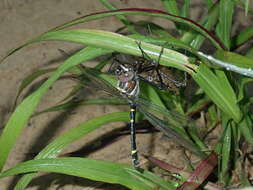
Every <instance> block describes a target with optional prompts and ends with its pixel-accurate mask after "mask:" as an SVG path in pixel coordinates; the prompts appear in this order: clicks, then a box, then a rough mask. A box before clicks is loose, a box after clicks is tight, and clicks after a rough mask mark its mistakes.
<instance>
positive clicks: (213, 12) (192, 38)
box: [181, 4, 219, 49]
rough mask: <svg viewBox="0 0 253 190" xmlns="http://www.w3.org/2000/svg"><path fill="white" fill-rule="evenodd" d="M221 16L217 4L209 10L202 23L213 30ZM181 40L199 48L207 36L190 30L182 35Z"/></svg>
mask: <svg viewBox="0 0 253 190" xmlns="http://www.w3.org/2000/svg"><path fill="white" fill-rule="evenodd" d="M218 18H219V6H218V4H216V5H215V6H214V7H212V9H210V10H209V13H208V15H207V16H205V17H203V18H202V19H201V21H200V24H201V25H203V26H204V27H205V28H206V29H207V30H211V29H212V28H213V26H214V25H215V24H216V23H217V21H218ZM181 40H182V41H183V42H185V43H187V44H191V46H192V47H193V48H195V49H199V48H200V47H201V45H202V44H203V42H204V40H205V37H204V36H203V35H200V34H198V33H197V32H195V31H192V30H190V31H188V32H186V33H185V34H184V35H183V36H182V37H181Z"/></svg>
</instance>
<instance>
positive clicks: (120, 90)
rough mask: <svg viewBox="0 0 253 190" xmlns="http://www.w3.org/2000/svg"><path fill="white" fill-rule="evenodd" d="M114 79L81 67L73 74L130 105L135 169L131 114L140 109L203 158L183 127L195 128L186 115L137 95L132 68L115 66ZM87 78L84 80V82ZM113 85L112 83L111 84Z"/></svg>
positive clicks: (133, 142)
mask: <svg viewBox="0 0 253 190" xmlns="http://www.w3.org/2000/svg"><path fill="white" fill-rule="evenodd" d="M115 75H116V78H117V80H115V78H113V77H111V76H108V75H106V74H104V73H102V72H100V71H98V70H96V69H92V68H83V69H82V75H80V76H77V77H75V79H77V80H78V81H80V82H81V83H83V82H85V83H84V85H89V86H90V87H91V88H95V89H99V90H103V91H104V92H106V93H108V94H109V95H110V96H113V97H118V98H119V99H120V100H122V103H126V102H127V103H128V104H129V106H130V131H131V135H130V137H131V138H130V143H131V157H132V164H133V166H134V167H135V169H137V170H140V162H139V158H138V151H137V145H136V129H135V120H136V119H135V115H136V110H137V111H139V112H141V113H142V114H143V115H144V116H145V117H146V119H147V120H148V121H149V122H150V123H151V124H152V125H153V126H154V127H155V128H157V129H158V130H160V131H162V132H163V133H164V134H165V135H166V136H167V137H169V138H172V139H173V140H175V141H176V142H177V143H179V144H180V145H182V146H183V147H185V148H186V149H188V150H190V151H191V152H193V153H194V154H196V155H197V156H199V157H201V158H203V157H205V153H204V152H202V151H201V150H200V148H199V147H198V146H197V145H196V144H194V143H193V141H192V140H191V138H189V136H188V135H187V133H186V129H187V128H189V129H191V128H192V129H194V128H195V129H196V125H195V124H194V121H193V120H191V119H190V118H189V117H187V116H185V115H182V114H179V113H177V112H174V111H172V110H167V109H166V108H164V107H161V106H158V105H156V104H154V103H152V102H150V101H148V100H147V99H144V98H143V97H141V96H140V86H141V85H140V79H139V77H138V75H137V73H136V71H134V70H133V68H132V67H126V66H125V65H118V67H117V68H116V70H115ZM87 80H88V83H87ZM115 83H117V84H116V86H114V85H115ZM113 84H114V85H113Z"/></svg>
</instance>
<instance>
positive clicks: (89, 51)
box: [0, 47, 110, 169]
mask: <svg viewBox="0 0 253 190" xmlns="http://www.w3.org/2000/svg"><path fill="white" fill-rule="evenodd" d="M108 52H110V51H109V50H102V49H99V48H89V47H88V48H86V49H83V50H81V51H79V52H78V53H76V54H75V55H74V56H72V57H70V58H69V59H67V60H66V61H65V62H64V64H62V65H61V66H60V67H58V69H57V70H56V71H55V72H54V73H53V74H52V75H51V77H50V78H49V79H48V80H47V81H46V82H45V83H44V84H43V85H42V86H41V87H40V88H39V89H38V90H37V91H36V92H34V93H33V94H31V95H30V96H28V97H27V98H25V99H24V101H23V102H22V103H21V104H20V105H19V106H18V107H17V109H16V110H15V111H14V113H13V114H12V115H11V117H10V119H9V120H8V122H7V124H6V126H5V128H4V129H3V132H2V134H1V136H0V144H1V149H0V169H2V167H3V165H4V164H5V161H6V159H7V157H8V155H9V152H10V150H11V148H12V147H13V145H14V144H15V142H16V140H17V138H18V136H19V135H20V134H21V131H22V129H23V127H24V126H25V124H26V123H27V122H28V119H29V118H30V117H31V115H32V113H33V112H34V110H35V108H36V107H37V105H38V103H39V102H40V100H41V98H42V97H43V95H44V94H45V93H46V92H47V90H48V89H49V88H50V86H52V84H53V83H54V82H55V81H56V80H57V79H58V78H59V77H60V76H61V75H62V74H63V73H64V72H66V71H67V70H68V69H70V68H71V67H73V66H75V65H78V64H80V63H82V62H84V61H87V60H89V59H92V58H95V57H97V56H100V55H103V54H106V53H108Z"/></svg>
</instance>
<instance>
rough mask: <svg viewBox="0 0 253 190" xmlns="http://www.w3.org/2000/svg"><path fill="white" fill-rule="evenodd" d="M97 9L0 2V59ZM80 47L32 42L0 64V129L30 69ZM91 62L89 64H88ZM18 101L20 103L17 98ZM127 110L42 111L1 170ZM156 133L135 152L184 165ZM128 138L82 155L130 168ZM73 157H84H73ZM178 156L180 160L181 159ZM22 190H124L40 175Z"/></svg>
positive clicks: (94, 25)
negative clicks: (88, 123)
mask: <svg viewBox="0 0 253 190" xmlns="http://www.w3.org/2000/svg"><path fill="white" fill-rule="evenodd" d="M110 2H112V3H113V4H114V5H115V6H116V7H118V8H127V7H139V8H153V9H163V8H162V5H161V4H160V2H158V1H152V0H145V1H141V0H137V1H134V0H112V1H110ZM192 8H193V9H196V11H192V12H194V15H192V18H193V19H197V18H198V17H200V15H201V14H202V10H201V9H200V7H199V3H195V4H194V5H193V6H192ZM104 10H106V8H104V6H103V5H101V4H100V3H99V1H88V0H86V1H83V0H75V1H69V0H43V1H39V0H37V1H35V0H4V1H1V2H0V26H1V28H0V42H1V46H0V57H3V56H4V55H6V54H7V52H8V51H9V50H10V49H12V48H15V47H17V46H18V45H20V44H22V43H24V42H26V41H27V40H29V39H32V38H34V37H36V36H38V35H39V34H41V33H43V32H45V31H47V30H49V29H51V28H53V27H55V26H58V25H60V24H62V23H65V22H67V21H70V20H72V19H74V18H76V17H80V16H82V15H86V14H90V13H94V12H98V11H104ZM131 19H132V20H137V19H138V20H139V19H142V20H149V21H154V19H153V18H151V19H150V18H149V17H136V16H132V17H131ZM155 22H157V23H159V24H160V25H162V26H164V27H166V28H168V27H169V26H171V25H172V23H170V22H169V23H166V22H164V21H163V20H160V19H156V20H155ZM244 22H246V21H245V20H244ZM120 26H122V25H121V23H120V22H119V21H118V20H117V19H116V18H114V17H109V18H106V19H101V20H97V21H92V22H87V23H84V24H81V25H78V26H75V28H89V29H101V30H108V31H115V30H116V29H117V28H119V27H120ZM81 47H82V46H80V45H76V44H71V43H63V42H42V43H36V44H32V45H30V46H28V47H26V48H24V49H22V50H21V51H18V52H17V53H15V54H14V55H13V56H10V57H9V58H8V59H6V60H5V61H4V64H1V65H0V76H1V80H0V88H1V90H0V97H1V99H0V121H1V127H3V126H4V123H5V122H6V121H7V119H8V117H9V116H10V114H11V113H12V111H13V110H12V108H13V105H14V100H15V97H16V95H17V92H18V88H19V86H20V84H21V81H22V80H23V79H24V77H25V76H27V75H28V74H31V73H32V72H34V71H37V70H39V69H45V68H53V67H56V66H57V65H59V64H61V63H62V62H63V61H64V59H66V57H65V56H64V55H62V54H61V52H60V51H59V50H58V49H59V48H60V49H62V50H64V51H66V52H75V51H77V50H78V49H80V48H81ZM92 63H93V62H90V64H92ZM39 84H40V83H39V81H38V82H36V83H34V84H33V86H32V88H29V90H27V91H26V92H25V93H22V96H21V98H20V99H22V98H24V97H25V96H26V95H27V93H29V92H31V91H33V90H34V89H36V88H37V87H38V86H39ZM73 85H74V84H73V82H72V81H70V80H60V81H58V82H56V83H55V84H54V86H53V87H52V88H51V89H50V90H49V92H48V93H47V94H46V96H45V97H44V98H43V99H42V101H41V103H40V105H39V106H38V109H37V110H42V109H43V108H47V107H49V106H52V105H55V104H56V103H58V102H60V101H61V100H62V99H63V98H64V97H65V96H66V94H68V92H69V91H70V89H71V87H73ZM19 102H20V100H19ZM122 110H125V111H127V107H123V106H113V107H110V106H82V107H78V108H75V109H73V110H70V111H65V112H63V111H62V112H57V113H45V114H42V115H39V116H37V117H33V118H32V119H31V120H30V121H29V123H28V125H27V127H26V128H25V130H24V131H23V132H22V135H21V136H20V138H19V139H18V141H17V143H16V146H15V147H14V148H13V150H12V151H11V154H10V155H9V157H8V161H7V163H6V165H5V168H4V169H8V168H11V167H13V166H14V165H16V164H18V163H20V162H22V161H24V160H30V159H32V158H33V157H34V155H36V154H37V153H38V152H39V151H40V150H42V149H43V148H44V147H45V146H46V145H47V144H48V143H50V142H52V140H53V139H55V138H56V137H58V136H59V135H61V134H63V133H64V132H66V131H67V130H69V129H70V128H73V127H74V126H76V125H78V124H80V123H81V122H84V121H86V120H88V119H91V118H94V117H96V116H100V115H103V114H105V113H110V112H115V111H122ZM122 126H125V123H112V124H109V125H106V126H103V127H102V128H100V129H99V130H97V131H95V132H94V133H92V134H91V135H89V136H88V137H87V138H85V139H81V140H79V141H78V142H75V143H74V144H72V145H71V146H69V147H68V148H66V149H65V151H64V153H63V154H67V153H70V152H74V151H76V150H79V149H80V148H82V147H83V146H85V145H87V143H91V142H94V141H96V140H97V138H99V137H101V136H102V135H105V134H108V133H110V132H111V131H112V130H114V129H115V128H118V127H122ZM161 136H162V135H161V134H160V133H155V134H138V135H137V139H138V147H139V152H141V153H142V154H149V155H153V156H156V157H158V158H160V159H165V158H166V161H167V162H169V163H173V164H174V165H177V166H181V167H184V159H183V158H182V156H180V155H182V151H181V149H180V148H178V146H177V145H175V144H174V143H173V142H171V141H168V140H163V138H162V137H161ZM129 141H130V140H129V135H126V136H124V137H123V138H121V139H120V140H117V141H116V142H115V143H111V144H110V145H108V146H106V147H103V148H101V149H98V150H96V151H93V152H89V153H88V154H86V155H85V156H87V157H89V158H94V159H99V160H109V161H115V162H121V163H128V164H131V159H130V154H129V153H130V144H129ZM79 156H84V153H83V155H82V154H81V155H79ZM181 158H182V159H181ZM141 162H142V164H143V165H145V164H146V165H147V161H146V160H145V159H144V158H143V157H141ZM18 179H19V178H18V177H8V178H4V179H1V180H0V189H1V190H11V189H13V188H14V186H15V184H16V182H17V180H18ZM27 189H28V190H45V189H48V190H55V189H65V190H69V189H72V190H78V189H87V190H88V189H89V190H91V189H112V190H113V189H115V190H116V189H118V190H119V189H126V188H124V187H121V186H119V185H108V184H104V183H101V182H94V181H90V180H85V179H82V178H77V177H71V176H66V175H61V174H49V173H40V174H39V175H38V177H36V178H34V180H33V181H32V182H31V184H30V185H29V187H28V188H27Z"/></svg>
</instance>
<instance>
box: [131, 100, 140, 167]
mask: <svg viewBox="0 0 253 190" xmlns="http://www.w3.org/2000/svg"><path fill="white" fill-rule="evenodd" d="M135 113H136V105H135V104H130V130H131V156H132V163H133V166H134V167H135V168H136V169H137V170H138V169H139V166H140V162H139V159H138V151H137V145H136V129H135Z"/></svg>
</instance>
